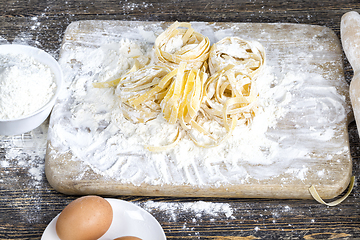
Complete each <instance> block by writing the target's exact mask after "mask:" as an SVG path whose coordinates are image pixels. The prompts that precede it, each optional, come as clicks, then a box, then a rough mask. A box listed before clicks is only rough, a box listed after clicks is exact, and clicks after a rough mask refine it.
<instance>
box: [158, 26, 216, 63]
mask: <svg viewBox="0 0 360 240" xmlns="http://www.w3.org/2000/svg"><path fill="white" fill-rule="evenodd" d="M209 50H210V40H209V38H207V37H204V36H203V35H202V34H200V33H198V32H195V30H194V29H193V28H192V27H191V24H190V23H179V22H174V23H173V24H172V25H171V26H170V27H168V28H167V29H166V30H165V31H164V32H163V33H161V34H160V35H159V36H158V37H157V38H156V40H155V44H154V51H155V58H156V64H158V65H159V64H160V65H164V66H166V67H169V68H170V69H175V68H177V67H178V65H179V64H180V63H181V62H186V63H187V68H188V69H200V68H202V67H203V65H204V62H205V61H206V60H207V59H208V56H209Z"/></svg>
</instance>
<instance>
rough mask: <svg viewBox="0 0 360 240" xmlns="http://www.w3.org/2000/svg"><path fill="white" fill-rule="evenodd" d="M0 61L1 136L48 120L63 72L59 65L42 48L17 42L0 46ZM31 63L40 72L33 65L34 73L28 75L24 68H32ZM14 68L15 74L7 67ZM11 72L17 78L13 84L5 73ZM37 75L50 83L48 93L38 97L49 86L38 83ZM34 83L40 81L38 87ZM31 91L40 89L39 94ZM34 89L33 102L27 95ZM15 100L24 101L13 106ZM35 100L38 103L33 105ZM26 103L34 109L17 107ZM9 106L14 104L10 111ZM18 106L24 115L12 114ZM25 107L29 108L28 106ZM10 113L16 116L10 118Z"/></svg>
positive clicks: (17, 132) (30, 127)
mask: <svg viewBox="0 0 360 240" xmlns="http://www.w3.org/2000/svg"><path fill="white" fill-rule="evenodd" d="M17 58H18V59H21V61H23V62H20V64H19V62H18V61H17ZM9 59H10V60H9ZM24 59H25V60H26V59H30V60H32V61H24ZM0 60H1V62H0V135H18V134H23V133H26V132H29V131H31V130H33V129H35V128H36V127H38V126H40V125H41V124H42V123H43V122H44V121H45V120H46V119H47V117H48V116H49V114H50V112H51V110H52V108H53V106H54V104H55V101H56V99H57V97H58V95H59V92H60V90H61V86H62V81H63V73H62V70H61V68H60V65H59V63H58V62H57V61H56V60H55V59H54V58H53V57H52V56H51V55H50V54H48V53H46V52H45V51H43V50H41V49H38V48H35V47H31V46H26V45H18V44H6V45H0ZM19 61H20V60H19ZM22 63H23V64H22ZM32 63H34V65H36V66H39V68H38V69H39V71H36V68H34V69H35V71H34V70H33V72H34V75H33V76H29V74H27V72H26V70H27V69H28V68H32V65H31V64H32ZM29 64H30V65H29ZM17 65H19V66H17ZM29 66H30V67H29ZM40 67H41V68H40ZM13 68H15V69H16V72H15V73H14V71H15V70H9V69H13ZM32 69H33V68H32ZM40 70H43V71H44V72H40ZM50 72H51V74H50ZM43 73H46V74H43ZM10 74H11V76H12V78H14V80H16V81H17V82H16V83H15V81H14V83H12V82H11V81H10V80H12V79H11V78H10V76H8V75H10ZM21 74H23V75H24V76H22V75H21ZM36 74H37V75H36ZM49 74H50V75H49ZM48 76H51V80H50V79H48V78H49V77H48ZM23 77H24V78H25V79H26V81H28V82H23V83H24V84H22V82H20V81H24V79H23ZM39 78H41V79H42V80H43V78H44V81H47V83H50V82H52V85H51V87H52V88H51V93H47V96H44V97H43V98H42V96H41V92H42V90H43V89H41V88H42V87H44V88H45V90H46V89H48V88H47V85H46V84H41V82H35V81H34V80H37V79H39ZM9 79H10V80H9ZM31 80H33V81H34V82H30V81H31ZM36 84H39V86H38V87H36ZM27 86H29V88H30V86H31V87H32V88H33V91H31V89H28V90H26V87H27ZM34 90H36V91H39V93H37V92H36V91H34ZM16 91H19V92H16ZM20 91H22V92H20ZM26 91H28V92H29V93H30V94H26ZM49 91H50V90H49ZM35 92H36V94H37V95H36V96H37V97H36V98H37V99H34V101H32V98H31V97H32V96H30V95H31V94H32V93H34V94H35ZM24 93H25V94H24ZM16 94H17V95H16ZM14 96H15V97H14ZM45 97H47V98H45ZM18 99H21V100H22V101H24V102H21V101H19V103H16V104H17V105H16V104H15V103H14V101H16V100H18ZM38 99H40V100H43V103H42V102H41V101H35V100H38ZM6 102H8V103H6ZM13 103H14V104H13ZM35 103H37V104H39V105H38V106H34V104H35ZM12 104H13V105H12ZM31 104H33V105H31ZM25 105H26V106H25ZM28 105H29V106H32V107H34V110H33V111H32V110H29V112H25V111H23V110H22V109H20V108H25V107H27V106H28ZM10 106H13V107H12V110H10V108H9V107H10ZM18 106H19V107H18ZM35 108H36V109H35ZM19 109H20V110H21V111H23V112H24V114H22V115H20V114H19V115H18V116H17V115H15V113H16V111H17V110H19ZM28 109H32V108H31V107H28ZM12 111H13V112H14V113H13V112H12ZM30 111H31V112H30ZM6 112H8V113H9V114H8V115H5V114H7V113H6ZM19 112H20V111H19ZM10 114H12V115H14V116H15V117H9V115H10ZM4 116H5V117H4Z"/></svg>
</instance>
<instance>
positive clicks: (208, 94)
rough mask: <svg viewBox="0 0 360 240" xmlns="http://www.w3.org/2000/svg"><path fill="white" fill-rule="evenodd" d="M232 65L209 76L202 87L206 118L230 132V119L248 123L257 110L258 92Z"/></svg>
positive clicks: (247, 78)
mask: <svg viewBox="0 0 360 240" xmlns="http://www.w3.org/2000/svg"><path fill="white" fill-rule="evenodd" d="M234 67H235V66H234V65H228V66H227V67H225V68H224V69H223V70H221V71H219V72H217V73H216V74H215V75H213V76H211V77H210V78H209V79H208V81H207V82H206V83H205V86H204V101H203V104H202V109H203V110H204V112H205V113H206V114H207V115H208V116H213V118H214V119H215V120H217V121H219V122H222V124H223V125H224V127H225V128H226V129H227V130H228V131H230V130H231V129H232V128H231V126H232V124H230V123H229V122H231V121H230V120H231V119H236V120H238V121H241V122H242V123H248V122H250V121H251V120H252V118H253V117H254V116H255V112H256V110H257V107H258V105H257V97H258V92H257V89H256V87H255V81H253V79H252V78H251V77H250V76H248V75H245V74H243V73H241V72H235V71H234Z"/></svg>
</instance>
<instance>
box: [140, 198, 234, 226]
mask: <svg viewBox="0 0 360 240" xmlns="http://www.w3.org/2000/svg"><path fill="white" fill-rule="evenodd" d="M139 205H140V207H142V208H144V209H145V210H147V211H148V212H150V213H151V212H152V211H153V210H156V211H161V212H163V213H164V216H166V217H168V219H169V220H171V221H175V222H176V221H177V220H178V217H179V215H181V214H184V212H186V213H187V216H190V217H191V214H193V221H196V219H201V218H202V217H203V216H208V217H221V218H223V219H234V218H235V217H234V216H233V213H234V210H233V209H232V207H231V205H230V204H228V203H215V202H205V201H194V202H154V201H147V202H144V203H139Z"/></svg>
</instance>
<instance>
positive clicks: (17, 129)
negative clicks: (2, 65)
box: [0, 44, 63, 135]
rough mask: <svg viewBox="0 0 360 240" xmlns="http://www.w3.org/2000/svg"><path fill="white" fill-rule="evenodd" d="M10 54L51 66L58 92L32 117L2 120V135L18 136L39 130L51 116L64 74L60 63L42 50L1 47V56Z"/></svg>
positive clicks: (29, 47) (15, 45)
mask: <svg viewBox="0 0 360 240" xmlns="http://www.w3.org/2000/svg"><path fill="white" fill-rule="evenodd" d="M8 53H12V54H26V55H28V56H31V57H33V58H35V59H36V60H37V61H39V62H40V63H42V64H45V65H47V66H49V67H50V69H51V71H52V72H53V74H54V77H55V82H56V91H55V94H54V96H53V97H52V98H51V99H50V101H49V102H48V103H47V104H46V105H45V106H43V107H42V108H40V109H39V110H37V111H36V112H34V113H32V114H31V115H27V116H24V117H21V118H16V119H0V135H18V134H23V133H26V132H29V131H31V130H33V129H34V128H37V127H38V126H40V125H41V124H42V123H43V122H44V121H45V120H46V118H47V117H48V116H49V114H50V112H51V110H52V108H53V106H54V104H55V101H56V99H57V97H58V95H59V92H60V90H61V86H62V82H63V73H62V70H61V68H60V65H59V63H58V62H57V61H56V60H55V59H54V58H53V57H52V56H51V55H50V54H48V53H46V52H45V51H43V50H41V49H38V48H35V47H31V46H26V45H18V44H6V45H0V54H8Z"/></svg>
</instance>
